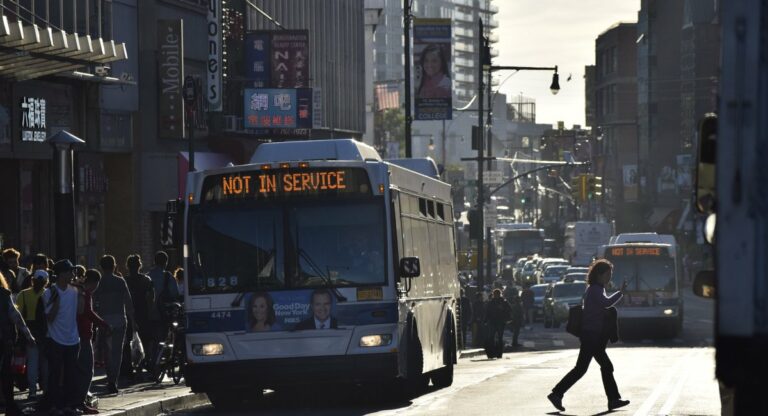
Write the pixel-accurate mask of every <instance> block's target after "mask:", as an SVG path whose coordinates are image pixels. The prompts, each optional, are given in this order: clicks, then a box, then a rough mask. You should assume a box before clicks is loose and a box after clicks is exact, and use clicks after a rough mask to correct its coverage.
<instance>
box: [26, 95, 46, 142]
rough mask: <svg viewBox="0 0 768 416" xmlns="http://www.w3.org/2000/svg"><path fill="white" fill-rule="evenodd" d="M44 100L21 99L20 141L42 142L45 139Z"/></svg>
mask: <svg viewBox="0 0 768 416" xmlns="http://www.w3.org/2000/svg"><path fill="white" fill-rule="evenodd" d="M46 132H47V125H46V121H45V99H44V98H32V97H22V99H21V140H22V141H25V142H43V141H45V139H46Z"/></svg>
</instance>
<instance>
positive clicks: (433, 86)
mask: <svg viewBox="0 0 768 416" xmlns="http://www.w3.org/2000/svg"><path fill="white" fill-rule="evenodd" d="M413 54H414V57H413V62H414V68H415V71H414V74H415V83H414V84H415V86H416V87H415V91H414V94H413V95H414V97H416V99H415V103H416V105H415V113H416V116H415V119H416V120H451V119H452V118H453V111H452V110H453V84H452V82H451V72H450V68H451V56H452V53H451V19H413Z"/></svg>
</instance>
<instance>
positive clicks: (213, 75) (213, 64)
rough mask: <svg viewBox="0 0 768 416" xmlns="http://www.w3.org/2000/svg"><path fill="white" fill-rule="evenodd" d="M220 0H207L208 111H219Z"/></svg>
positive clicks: (220, 104)
mask: <svg viewBox="0 0 768 416" xmlns="http://www.w3.org/2000/svg"><path fill="white" fill-rule="evenodd" d="M221 48H222V40H221V0H210V1H209V2H208V64H207V65H206V67H207V71H208V74H207V76H208V88H207V90H206V93H205V95H206V97H207V99H208V111H221V107H222V103H221V101H222V100H221V89H222V86H221V71H222V65H221V64H222V62H221Z"/></svg>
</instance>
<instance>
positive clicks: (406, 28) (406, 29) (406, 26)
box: [403, 0, 413, 158]
mask: <svg viewBox="0 0 768 416" xmlns="http://www.w3.org/2000/svg"><path fill="white" fill-rule="evenodd" d="M403 37H404V39H405V157H407V158H411V157H413V153H412V149H411V147H412V146H411V122H412V121H413V120H412V118H411V0H403Z"/></svg>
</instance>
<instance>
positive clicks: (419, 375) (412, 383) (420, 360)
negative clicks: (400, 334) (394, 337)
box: [403, 328, 429, 397]
mask: <svg viewBox="0 0 768 416" xmlns="http://www.w3.org/2000/svg"><path fill="white" fill-rule="evenodd" d="M413 334H414V336H413V337H411V341H410V342H409V345H408V378H407V379H405V382H404V383H403V387H404V390H405V391H404V393H405V395H406V396H408V397H415V396H418V395H420V394H421V393H422V392H424V390H426V389H427V384H428V383H429V378H428V377H427V376H426V375H425V374H424V355H423V353H422V351H421V341H420V340H419V337H418V335H416V329H415V328H414V330H413Z"/></svg>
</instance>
